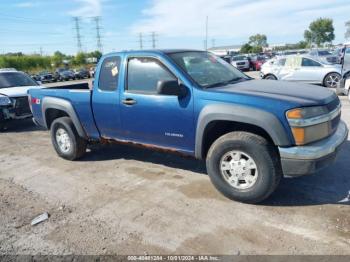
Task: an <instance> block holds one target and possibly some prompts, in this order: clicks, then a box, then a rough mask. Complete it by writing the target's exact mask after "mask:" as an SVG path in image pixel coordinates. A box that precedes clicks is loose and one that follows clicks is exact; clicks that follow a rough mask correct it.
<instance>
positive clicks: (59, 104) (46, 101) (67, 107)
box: [42, 97, 87, 138]
mask: <svg viewBox="0 0 350 262" xmlns="http://www.w3.org/2000/svg"><path fill="white" fill-rule="evenodd" d="M48 109H58V110H61V111H64V112H66V113H67V114H68V116H69V117H70V119H71V120H72V122H73V124H74V126H75V128H76V130H77V132H78V134H79V136H80V137H83V138H87V135H86V133H85V130H84V128H83V126H82V125H81V123H80V120H79V118H78V115H77V113H76V112H75V110H74V107H73V105H72V104H71V103H70V102H69V101H67V100H65V99H62V98H56V97H44V98H43V100H42V115H43V119H44V124H45V127H46V128H47V129H48V126H47V121H46V111H47V110H48Z"/></svg>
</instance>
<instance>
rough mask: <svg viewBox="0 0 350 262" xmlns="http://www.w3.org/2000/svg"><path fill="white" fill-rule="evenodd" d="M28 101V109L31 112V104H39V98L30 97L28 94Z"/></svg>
mask: <svg viewBox="0 0 350 262" xmlns="http://www.w3.org/2000/svg"><path fill="white" fill-rule="evenodd" d="M28 102H29V108H30V111H32V112H33V105H40V99H39V98H35V97H32V96H31V95H28Z"/></svg>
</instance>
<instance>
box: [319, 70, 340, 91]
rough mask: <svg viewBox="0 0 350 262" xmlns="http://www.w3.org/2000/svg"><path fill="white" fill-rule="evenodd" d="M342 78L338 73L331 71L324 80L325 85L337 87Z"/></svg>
mask: <svg viewBox="0 0 350 262" xmlns="http://www.w3.org/2000/svg"><path fill="white" fill-rule="evenodd" d="M340 79H341V76H340V74H338V73H329V74H328V75H326V77H325V78H324V80H323V85H324V86H325V87H328V88H336V87H337V85H338V83H339V81H340Z"/></svg>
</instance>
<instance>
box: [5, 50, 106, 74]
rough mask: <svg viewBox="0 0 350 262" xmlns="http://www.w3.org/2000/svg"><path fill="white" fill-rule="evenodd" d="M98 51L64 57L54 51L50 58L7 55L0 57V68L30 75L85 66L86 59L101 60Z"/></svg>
mask: <svg viewBox="0 0 350 262" xmlns="http://www.w3.org/2000/svg"><path fill="white" fill-rule="evenodd" d="M101 56H102V53H101V52H100V51H94V52H89V53H83V52H82V53H78V54H77V55H75V56H72V55H66V54H63V53H61V52H60V51H56V52H55V53H54V54H53V55H52V56H41V55H37V54H34V55H25V54H23V53H8V54H4V55H0V68H16V69H17V70H21V71H26V72H30V73H34V72H38V71H41V70H52V69H54V68H57V67H62V66H65V65H69V66H74V67H78V66H86V65H87V64H91V63H90V62H89V61H88V59H89V58H90V59H91V58H95V59H96V60H97V61H98V60H99V59H100V58H101Z"/></svg>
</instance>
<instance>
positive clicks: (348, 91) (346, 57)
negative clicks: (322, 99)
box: [337, 44, 350, 100]
mask: <svg viewBox="0 0 350 262" xmlns="http://www.w3.org/2000/svg"><path fill="white" fill-rule="evenodd" d="M341 74H342V80H341V81H340V83H339V85H338V87H337V93H338V94H344V95H347V96H348V97H349V100H350V44H349V45H346V46H345V47H344V54H343V59H342V73H341Z"/></svg>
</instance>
